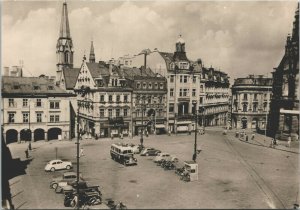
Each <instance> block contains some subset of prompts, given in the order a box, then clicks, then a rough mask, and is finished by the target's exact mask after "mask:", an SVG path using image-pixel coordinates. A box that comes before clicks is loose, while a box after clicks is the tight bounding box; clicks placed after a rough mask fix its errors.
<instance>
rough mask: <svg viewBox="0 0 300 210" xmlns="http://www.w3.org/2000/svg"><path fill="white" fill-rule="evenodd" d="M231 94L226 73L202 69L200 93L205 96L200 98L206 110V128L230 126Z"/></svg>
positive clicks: (212, 69)
mask: <svg viewBox="0 0 300 210" xmlns="http://www.w3.org/2000/svg"><path fill="white" fill-rule="evenodd" d="M202 83H204V85H203V84H202ZM229 92H230V89H229V77H228V75H227V74H226V73H224V72H222V71H217V70H215V69H214V68H212V67H211V68H205V67H203V68H202V77H201V84H200V93H204V94H205V95H204V96H202V95H201V96H200V104H201V105H202V104H203V107H204V108H205V109H204V113H203V114H204V115H205V126H225V125H227V126H228V122H227V121H228V118H227V114H228V100H229ZM202 101H203V102H202ZM201 118H202V116H201Z"/></svg>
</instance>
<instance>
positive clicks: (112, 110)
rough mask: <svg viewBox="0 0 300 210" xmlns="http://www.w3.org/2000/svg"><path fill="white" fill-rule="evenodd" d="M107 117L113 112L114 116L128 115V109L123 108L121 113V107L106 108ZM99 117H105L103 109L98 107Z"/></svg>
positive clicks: (111, 115)
mask: <svg viewBox="0 0 300 210" xmlns="http://www.w3.org/2000/svg"><path fill="white" fill-rule="evenodd" d="M107 111H108V117H113V114H114V115H115V116H116V117H121V116H123V117H127V116H128V109H123V113H122V109H115V110H114V109H108V110H107ZM100 117H105V109H100Z"/></svg>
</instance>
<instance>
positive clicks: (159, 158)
mask: <svg viewBox="0 0 300 210" xmlns="http://www.w3.org/2000/svg"><path fill="white" fill-rule="evenodd" d="M162 160H166V161H172V162H177V161H178V158H176V157H175V156H171V155H170V154H169V153H165V152H163V153H160V154H158V155H157V156H156V157H155V158H154V160H153V161H154V162H155V163H157V162H159V161H162Z"/></svg>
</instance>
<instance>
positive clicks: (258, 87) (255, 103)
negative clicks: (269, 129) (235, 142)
mask: <svg viewBox="0 0 300 210" xmlns="http://www.w3.org/2000/svg"><path fill="white" fill-rule="evenodd" d="M271 90H272V78H267V77H264V76H263V75H249V76H248V77H246V78H238V79H235V81H234V84H233V86H232V114H231V116H232V127H234V128H244V129H245V128H251V129H256V130H264V131H265V130H266V123H267V122H268V112H269V106H270V102H271V98H272V91H271Z"/></svg>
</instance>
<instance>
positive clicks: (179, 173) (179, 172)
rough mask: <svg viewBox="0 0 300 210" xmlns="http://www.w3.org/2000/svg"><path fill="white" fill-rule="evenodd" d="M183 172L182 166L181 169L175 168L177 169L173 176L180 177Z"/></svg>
mask: <svg viewBox="0 0 300 210" xmlns="http://www.w3.org/2000/svg"><path fill="white" fill-rule="evenodd" d="M184 170H185V167H184V166H183V167H182V168H177V169H176V170H175V174H177V175H181V174H182V173H183V172H184Z"/></svg>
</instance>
